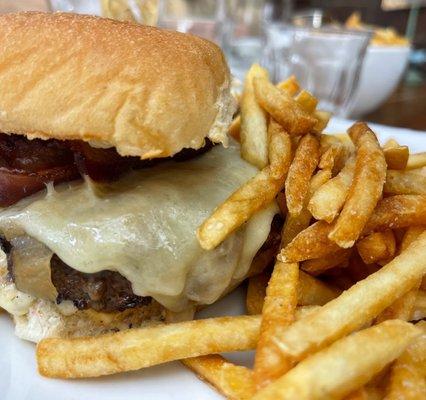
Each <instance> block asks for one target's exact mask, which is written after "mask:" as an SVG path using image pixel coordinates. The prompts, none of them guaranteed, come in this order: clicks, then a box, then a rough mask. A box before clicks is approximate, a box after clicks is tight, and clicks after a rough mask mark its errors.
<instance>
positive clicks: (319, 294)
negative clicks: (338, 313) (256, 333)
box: [246, 271, 340, 319]
mask: <svg viewBox="0 0 426 400" xmlns="http://www.w3.org/2000/svg"><path fill="white" fill-rule="evenodd" d="M265 281H266V282H265ZM254 282H255V283H254V284H252V289H251V292H250V293H251V294H250V296H249V292H247V300H246V302H247V303H246V304H247V310H248V312H249V313H250V315H257V314H261V313H262V308H263V302H264V300H265V296H266V287H267V285H268V281H267V275H265V276H264V277H263V276H262V278H261V279H258V280H255V281H254ZM262 285H263V286H262ZM249 289H250V283H249ZM339 294H340V290H338V289H336V288H335V287H333V286H331V285H328V284H326V283H324V282H322V281H320V280H319V279H316V278H314V277H312V276H310V275H308V274H306V273H305V272H303V271H299V282H298V286H297V297H298V300H297V304H298V306H299V307H298V308H297V311H296V319H300V318H302V313H304V312H305V311H306V310H309V309H311V307H315V306H322V305H324V304H325V303H328V302H329V301H330V300H333V299H335V298H336V297H337V296H338V295H339ZM249 299H250V303H249ZM249 304H250V305H249Z"/></svg>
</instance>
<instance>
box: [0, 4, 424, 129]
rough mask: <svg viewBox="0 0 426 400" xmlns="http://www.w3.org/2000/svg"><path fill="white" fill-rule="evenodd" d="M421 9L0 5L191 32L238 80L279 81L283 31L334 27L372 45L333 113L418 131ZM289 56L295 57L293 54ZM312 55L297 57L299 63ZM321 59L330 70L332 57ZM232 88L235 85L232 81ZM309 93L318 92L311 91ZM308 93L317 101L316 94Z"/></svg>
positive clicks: (421, 100) (391, 6)
mask: <svg viewBox="0 0 426 400" xmlns="http://www.w3.org/2000/svg"><path fill="white" fill-rule="evenodd" d="M425 3H426V2H425V1H424V0H398V1H394V0H361V1H359V0H345V1H343V0H333V1H326V0H216V1H210V0H22V1H15V0H0V12H13V11H20V10H46V9H49V8H50V9H51V10H54V11H58V10H60V11H67V12H77V13H87V14H96V15H103V16H107V17H109V18H115V19H121V20H133V21H136V22H138V23H143V24H148V25H158V26H161V27H165V28H168V29H176V30H179V31H183V32H189V33H193V34H197V35H199V36H203V37H205V38H207V39H210V40H213V41H215V42H216V43H218V44H219V45H221V46H222V47H223V48H224V50H225V53H226V56H227V58H228V62H229V65H230V67H231V69H232V72H233V74H234V76H236V77H237V78H238V79H239V80H240V81H241V80H242V79H243V77H244V75H245V72H246V71H247V69H248V68H249V67H250V65H251V64H252V63H253V62H259V63H261V64H262V65H264V66H265V67H267V68H268V69H269V70H270V71H272V73H273V74H274V76H275V77H276V79H278V78H279V77H281V76H283V75H284V71H285V70H286V69H287V70H288V62H284V61H286V57H283V52H282V50H283V48H286V47H287V50H286V52H287V54H288V53H292V52H293V50H292V49H291V48H288V47H289V43H288V39H284V35H282V30H283V29H284V28H283V27H284V26H289V25H295V26H298V27H303V26H305V27H306V26H309V27H311V28H315V29H319V28H321V29H322V28H323V27H324V26H329V25H336V26H337V25H339V26H340V27H341V28H342V27H346V28H347V29H349V30H357V31H361V32H370V33H371V35H372V39H371V41H370V44H369V45H368V47H367V50H366V53H365V58H364V62H363V63H362V62H361V61H362V56H360V57H359V59H358V64H363V65H362V67H361V69H360V76H359V79H356V74H355V75H354V76H355V78H354V79H346V81H352V82H353V84H352V85H351V90H350V91H349V93H350V96H349V100H350V101H349V102H347V104H351V107H343V109H344V112H343V111H342V110H343V109H342V107H337V108H336V109H335V110H334V111H335V112H337V113H339V114H345V115H348V112H349V110H351V113H350V116H351V117H353V118H360V117H362V118H365V119H367V120H370V121H373V122H378V123H384V124H389V125H395V126H402V127H409V128H414V129H425V128H426V113H425V112H424V109H425V108H426V8H425V5H426V4H425ZM342 29H344V28H342ZM299 50H300V47H299ZM299 50H297V51H299ZM354 51H355V53H354V54H357V53H356V52H357V50H356V49H355V50H354ZM280 54H281V56H277V55H280ZM360 54H361V53H360ZM294 56H295V57H293V58H297V57H296V50H294ZM313 57H314V56H309V57H307V56H306V54H305V58H306V59H309V58H311V59H312V58H313ZM287 58H288V57H287ZM329 58H330V60H329V63H330V64H333V62H332V60H333V52H332V51H330V52H329ZM315 60H316V67H315V69H314V68H304V69H303V73H304V74H306V71H308V72H307V73H308V75H311V78H310V79H311V80H312V79H313V77H314V76H315V75H317V69H318V66H317V61H318V56H315ZM287 61H288V60H287ZM309 70H310V72H309ZM332 70H333V69H332V68H331V70H330V71H332ZM300 71H302V69H300ZM300 71H299V72H297V71H296V74H298V73H301V72H300ZM330 75H333V73H330ZM337 75H338V74H337ZM299 79H301V77H299ZM302 80H303V79H302ZM357 82H358V83H359V84H358V85H357ZM357 86H358V87H357ZM236 87H237V88H238V87H241V85H238V83H237V85H236ZM311 90H313V91H316V90H318V89H316V88H312V87H311ZM330 90H331V89H330ZM322 93H323V94H321V95H320V96H319V97H320V98H321V100H323V102H324V101H326V100H327V97H329V96H330V93H328V94H327V93H326V92H325V91H322ZM345 93H348V91H345ZM315 94H316V95H317V96H318V95H319V94H318V91H317V92H316V93H315ZM339 101H340V103H341V100H339Z"/></svg>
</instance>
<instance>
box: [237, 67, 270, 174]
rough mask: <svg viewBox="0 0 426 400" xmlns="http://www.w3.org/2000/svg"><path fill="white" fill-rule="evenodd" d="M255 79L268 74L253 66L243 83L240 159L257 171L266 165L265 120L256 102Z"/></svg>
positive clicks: (263, 113) (266, 137)
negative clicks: (256, 168)
mask: <svg viewBox="0 0 426 400" xmlns="http://www.w3.org/2000/svg"><path fill="white" fill-rule="evenodd" d="M256 77H263V78H265V79H266V80H267V79H268V72H267V71H266V69H264V68H262V67H261V66H260V65H258V64H253V65H252V66H251V68H250V69H249V71H248V72H247V75H246V79H245V81H244V91H243V96H242V99H241V130H240V141H241V157H242V158H243V159H244V160H246V161H248V162H249V163H251V164H253V165H255V166H256V167H258V168H259V169H262V168H264V167H266V165H267V164H268V133H267V120H266V115H265V112H264V111H263V109H262V108H261V107H260V106H259V104H258V103H257V101H256V97H255V94H254V88H253V80H254V79H255V78H256Z"/></svg>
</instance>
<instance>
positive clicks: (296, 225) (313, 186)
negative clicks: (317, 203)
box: [281, 170, 331, 247]
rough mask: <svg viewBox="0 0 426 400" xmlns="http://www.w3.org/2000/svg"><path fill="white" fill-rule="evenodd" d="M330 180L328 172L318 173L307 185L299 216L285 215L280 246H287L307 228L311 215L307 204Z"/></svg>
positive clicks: (329, 172)
mask: <svg viewBox="0 0 426 400" xmlns="http://www.w3.org/2000/svg"><path fill="white" fill-rule="evenodd" d="M330 178H331V171H330V170H321V171H318V172H317V173H316V174H315V175H314V176H313V177H312V178H311V181H310V183H309V191H308V195H307V196H306V198H305V201H304V204H303V208H302V211H301V212H300V213H299V214H291V213H287V215H286V219H285V222H284V227H283V230H282V237H281V246H282V247H285V246H287V245H288V244H289V243H290V242H291V241H292V240H293V239H294V238H295V237H296V236H297V235H298V234H299V233H300V232H302V231H303V230H304V229H306V228H307V227H308V226H309V222H310V221H311V219H312V215H311V213H310V212H309V210H308V209H307V203H308V201H309V199H310V198H311V196H312V195H313V194H314V193H315V192H316V191H317V190H318V188H319V187H320V186H321V185H323V184H324V183H325V182H327V181H328V180H329V179H330Z"/></svg>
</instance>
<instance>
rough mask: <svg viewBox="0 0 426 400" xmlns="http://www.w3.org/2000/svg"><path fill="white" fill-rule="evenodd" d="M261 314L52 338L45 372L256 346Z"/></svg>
mask: <svg viewBox="0 0 426 400" xmlns="http://www.w3.org/2000/svg"><path fill="white" fill-rule="evenodd" d="M259 329H260V318H259V317H257V316H243V317H222V318H211V319H204V320H198V321H190V322H180V323H176V324H167V325H159V326H152V327H147V328H139V329H138V328H136V329H129V330H126V331H121V332H116V333H112V334H105V335H100V336H93V337H83V338H74V339H61V338H51V339H44V340H42V341H41V342H40V343H39V344H38V346H37V362H38V369H39V372H40V374H41V375H43V376H48V377H55V378H89V377H96V376H101V375H111V374H115V373H119V372H124V371H134V370H137V369H141V368H145V367H149V366H151V365H156V364H161V363H164V362H168V361H172V360H180V359H182V358H188V357H196V356H201V355H206V354H212V353H221V352H226V351H238V350H249V349H253V348H254V347H255V346H256V343H257V340H258V336H259Z"/></svg>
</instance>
